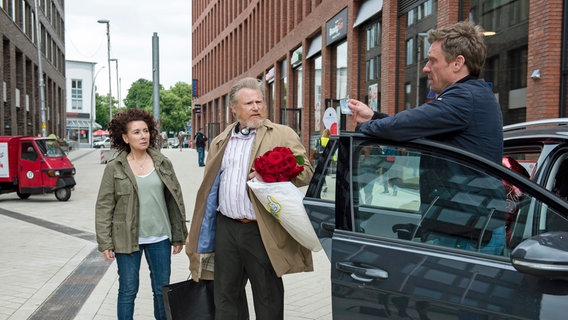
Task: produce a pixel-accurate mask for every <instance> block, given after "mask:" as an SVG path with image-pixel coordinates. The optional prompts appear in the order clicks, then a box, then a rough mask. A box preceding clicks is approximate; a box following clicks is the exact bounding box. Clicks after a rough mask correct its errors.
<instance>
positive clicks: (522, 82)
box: [509, 47, 528, 89]
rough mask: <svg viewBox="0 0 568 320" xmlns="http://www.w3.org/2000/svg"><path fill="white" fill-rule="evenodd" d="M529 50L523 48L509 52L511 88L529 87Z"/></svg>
mask: <svg viewBox="0 0 568 320" xmlns="http://www.w3.org/2000/svg"><path fill="white" fill-rule="evenodd" d="M527 64H528V48H527V47H522V48H518V49H514V50H511V51H510V52H509V69H510V70H511V74H510V76H511V88H510V89H518V88H525V87H526V86H527Z"/></svg>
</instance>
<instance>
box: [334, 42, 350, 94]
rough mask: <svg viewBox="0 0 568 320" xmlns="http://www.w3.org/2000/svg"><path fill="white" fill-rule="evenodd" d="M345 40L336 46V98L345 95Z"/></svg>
mask: <svg viewBox="0 0 568 320" xmlns="http://www.w3.org/2000/svg"><path fill="white" fill-rule="evenodd" d="M347 72H348V70H347V41H344V42H343V43H341V44H340V45H338V46H337V64H336V77H337V79H336V83H337V87H336V99H341V98H345V97H346V96H347Z"/></svg>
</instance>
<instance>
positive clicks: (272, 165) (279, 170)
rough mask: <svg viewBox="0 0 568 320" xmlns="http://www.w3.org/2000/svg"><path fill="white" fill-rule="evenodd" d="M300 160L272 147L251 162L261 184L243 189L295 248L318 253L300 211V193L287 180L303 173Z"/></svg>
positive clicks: (309, 225) (255, 182) (303, 212)
mask: <svg viewBox="0 0 568 320" xmlns="http://www.w3.org/2000/svg"><path fill="white" fill-rule="evenodd" d="M303 164H304V158H303V157H301V156H297V157H296V156H294V154H293V153H292V150H290V148H286V147H276V148H274V149H272V150H270V151H267V152H266V153H265V154H263V155H262V156H260V157H258V158H256V159H255V160H254V170H255V171H256V172H257V173H258V175H260V177H261V178H262V180H263V181H260V180H257V179H252V180H249V181H248V182H247V185H248V186H249V188H251V190H252V191H253V192H254V195H255V196H256V198H257V199H258V201H259V202H260V203H261V204H262V206H263V207H264V208H265V209H266V211H268V213H270V215H271V216H273V217H274V218H275V219H276V220H277V221H278V222H280V225H281V226H282V227H283V228H284V229H285V230H286V231H287V232H288V233H289V234H290V236H292V238H294V239H295V240H296V241H297V242H298V243H299V244H301V245H302V246H304V247H306V248H308V249H309V250H312V251H319V250H321V249H322V247H321V244H320V242H319V239H318V237H317V235H316V233H315V231H314V228H313V226H312V223H311V222H310V219H309V217H308V214H307V213H306V209H305V208H304V204H303V200H304V193H303V192H302V191H300V189H298V188H297V187H296V186H295V185H293V184H292V182H290V180H292V179H294V178H295V177H297V176H298V175H299V174H301V173H302V171H304V167H303Z"/></svg>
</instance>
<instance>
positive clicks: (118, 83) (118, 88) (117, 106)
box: [110, 59, 120, 109]
mask: <svg viewBox="0 0 568 320" xmlns="http://www.w3.org/2000/svg"><path fill="white" fill-rule="evenodd" d="M110 60H111V61H114V63H115V66H116V96H117V97H118V103H117V104H116V108H117V109H120V81H119V80H118V59H110Z"/></svg>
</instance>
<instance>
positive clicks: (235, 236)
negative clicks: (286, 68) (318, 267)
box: [186, 78, 313, 320]
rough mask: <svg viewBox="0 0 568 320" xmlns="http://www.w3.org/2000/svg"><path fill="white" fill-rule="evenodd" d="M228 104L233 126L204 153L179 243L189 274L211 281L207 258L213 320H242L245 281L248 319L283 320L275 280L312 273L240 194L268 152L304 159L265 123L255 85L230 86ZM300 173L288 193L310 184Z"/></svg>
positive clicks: (308, 173) (280, 289)
mask: <svg viewBox="0 0 568 320" xmlns="http://www.w3.org/2000/svg"><path fill="white" fill-rule="evenodd" d="M229 102H230V108H231V111H232V113H233V115H234V117H235V118H236V119H237V122H236V123H234V124H232V125H230V126H228V127H227V129H225V131H223V132H222V133H221V134H220V135H218V136H217V137H215V139H214V140H213V141H212V143H211V144H210V146H209V153H208V155H207V166H206V167H205V174H204V177H203V182H202V183H201V186H200V188H199V191H198V192H197V198H196V201H195V203H196V205H195V211H194V212H193V219H192V221H191V227H190V233H189V237H188V240H187V242H186V252H187V254H188V256H189V259H190V269H191V274H192V277H195V278H197V279H199V278H202V279H212V278H213V273H212V272H211V270H210V268H207V266H203V265H202V261H203V257H204V256H205V255H209V256H210V255H212V254H214V278H215V279H214V280H215V281H214V286H215V289H214V296H215V318H216V319H230V320H240V319H248V317H249V313H248V306H247V301H246V292H245V286H246V284H247V281H249V280H250V283H251V288H252V294H253V299H254V309H255V314H256V318H257V319H271V320H278V319H283V318H284V286H283V283H282V278H281V277H282V276H283V275H284V274H289V273H295V272H305V271H313V262H312V255H311V252H310V250H308V249H306V248H304V247H303V246H302V245H300V244H299V243H298V242H297V241H296V240H295V239H294V238H292V237H291V236H290V235H289V234H288V232H287V231H286V230H284V228H282V226H281V225H280V223H279V222H278V221H277V220H276V219H274V217H272V216H271V215H270V214H269V213H268V211H266V209H265V208H264V206H263V205H262V203H261V202H260V201H258V200H257V199H256V197H255V196H254V194H253V193H252V191H251V190H250V189H249V188H247V180H249V179H252V178H255V177H256V178H257V179H260V176H258V175H257V174H256V173H255V172H254V170H253V169H252V168H253V161H252V160H253V159H256V158H258V157H260V156H262V155H263V154H264V153H265V152H267V151H269V150H272V149H273V148H274V147H277V146H279V147H288V148H290V149H291V150H292V152H293V154H294V155H298V156H302V157H304V159H307V153H306V150H305V148H304V146H303V145H302V143H301V141H300V139H299V137H298V135H297V134H296V132H295V131H294V130H292V129H291V128H290V127H287V126H284V125H280V124H275V123H272V122H271V121H270V120H268V119H266V117H267V110H266V106H265V104H264V94H263V91H262V85H261V83H260V82H259V81H258V80H257V79H255V78H244V79H241V80H239V81H237V82H236V83H235V84H234V85H233V87H232V88H231V90H230V91H229ZM303 166H304V171H303V173H302V174H300V175H299V176H298V177H296V178H294V179H293V180H292V181H291V182H292V183H293V184H294V185H296V186H303V185H307V184H308V183H309V182H310V179H311V177H312V174H313V168H312V166H311V164H310V162H309V161H305V162H304V164H303ZM261 181H262V180H261ZM211 217H213V218H211ZM211 225H213V226H212V227H210V226H211ZM210 230H212V231H213V232H214V235H212V234H211V233H208V232H207V231H210ZM206 234H208V236H206Z"/></svg>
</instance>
